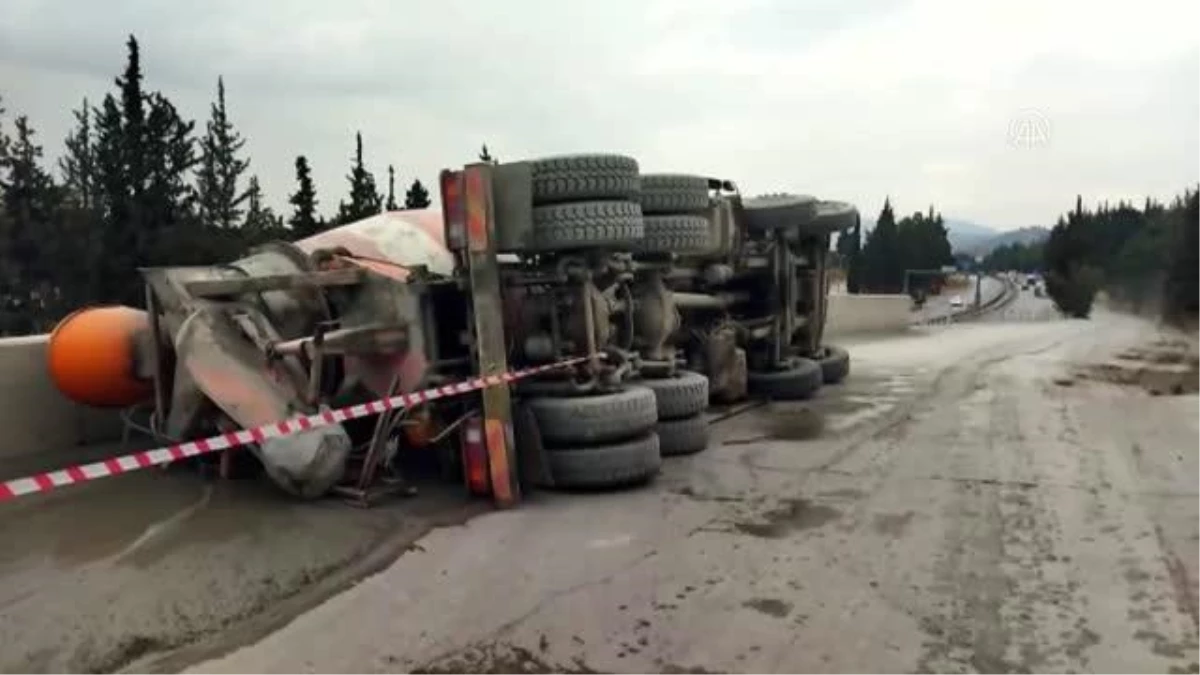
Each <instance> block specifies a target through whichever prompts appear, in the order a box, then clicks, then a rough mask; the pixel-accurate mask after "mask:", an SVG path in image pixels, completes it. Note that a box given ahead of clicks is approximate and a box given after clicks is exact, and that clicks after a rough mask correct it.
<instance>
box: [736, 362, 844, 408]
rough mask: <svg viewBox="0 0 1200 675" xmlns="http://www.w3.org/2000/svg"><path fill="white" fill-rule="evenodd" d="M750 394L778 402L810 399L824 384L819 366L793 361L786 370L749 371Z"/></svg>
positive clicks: (814, 363) (812, 363) (815, 363)
mask: <svg viewBox="0 0 1200 675" xmlns="http://www.w3.org/2000/svg"><path fill="white" fill-rule="evenodd" d="M746 379H747V384H748V385H749V388H750V392H751V393H753V394H756V395H758V396H763V397H766V398H770V399H777V400H780V401H791V400H796V399H804V398H811V397H812V395H813V394H815V393H817V390H818V389H820V388H821V384H822V382H824V379H825V378H824V375H823V374H822V372H821V365H820V364H819V363H817V362H816V361H813V360H812V359H793V361H792V366H791V367H790V368H788V369H787V370H774V371H750V373H748V374H747V377H746Z"/></svg>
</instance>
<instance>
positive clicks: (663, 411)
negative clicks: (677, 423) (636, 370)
mask: <svg viewBox="0 0 1200 675" xmlns="http://www.w3.org/2000/svg"><path fill="white" fill-rule="evenodd" d="M638 385H639V386H642V387H645V388H647V389H649V390H650V391H652V392H654V398H655V400H656V401H657V403H658V419H659V420H660V421H661V420H676V419H679V418H681V417H691V416H692V415H695V414H698V413H701V412H704V409H705V408H707V407H708V378H707V377H705V376H704V375H701V374H700V373H696V372H693V371H690V370H681V371H679V372H678V373H676V374H675V376H674V377H664V378H662V379H654V380H638Z"/></svg>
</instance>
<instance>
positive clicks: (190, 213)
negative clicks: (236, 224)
mask: <svg viewBox="0 0 1200 675" xmlns="http://www.w3.org/2000/svg"><path fill="white" fill-rule="evenodd" d="M148 104H149V108H148V110H149V114H148V115H147V117H146V139H145V142H146V150H147V152H148V153H150V157H149V158H148V161H147V175H148V183H147V190H146V192H145V194H144V195H143V198H142V199H141V200H140V203H139V209H140V210H141V212H142V213H143V214H145V215H146V216H147V217H146V218H145V219H144V220H143V222H142V227H143V231H144V233H145V236H146V238H147V243H146V251H147V253H148V262H150V263H151V264H159V265H161V264H177V265H182V264H200V263H204V262H208V261H210V260H212V259H213V258H223V257H225V256H227V255H229V254H230V253H234V252H235V251H231V250H226V249H222V248H216V249H214V248H212V247H211V246H209V244H210V242H212V241H213V240H211V239H210V238H208V237H207V236H205V224H204V222H203V221H202V220H200V218H199V216H198V215H197V213H196V192H195V189H194V188H193V187H192V185H191V181H190V176H191V172H192V170H193V168H194V167H195V165H196V162H197V158H196V146H195V141H194V139H193V137H192V132H193V130H194V129H195V126H196V123H195V122H192V121H187V120H184V119H183V118H182V117H181V116H180V114H179V111H178V110H177V109H176V108H175V105H174V104H172V103H171V102H170V101H169V100H168V99H167V98H166V97H165V96H163V95H162V94H160V93H158V92H155V93H153V94H151V95H150V96H149V97H148ZM137 293H138V295H139V296H140V295H141V290H140V289H138V290H137Z"/></svg>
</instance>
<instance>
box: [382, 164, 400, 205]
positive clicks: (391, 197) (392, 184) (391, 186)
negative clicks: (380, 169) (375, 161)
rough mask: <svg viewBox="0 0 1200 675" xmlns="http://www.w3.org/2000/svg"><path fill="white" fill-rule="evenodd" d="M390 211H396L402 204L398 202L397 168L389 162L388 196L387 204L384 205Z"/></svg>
mask: <svg viewBox="0 0 1200 675" xmlns="http://www.w3.org/2000/svg"><path fill="white" fill-rule="evenodd" d="M384 208H385V209H386V210H388V211H396V210H398V209H399V208H400V205H399V204H397V203H396V169H395V167H393V166H392V165H391V164H388V196H387V206H385V207H384Z"/></svg>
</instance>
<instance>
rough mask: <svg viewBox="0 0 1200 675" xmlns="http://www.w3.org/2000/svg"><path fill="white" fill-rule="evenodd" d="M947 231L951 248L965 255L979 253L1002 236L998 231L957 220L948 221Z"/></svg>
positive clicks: (950, 219) (949, 219)
mask: <svg viewBox="0 0 1200 675" xmlns="http://www.w3.org/2000/svg"><path fill="white" fill-rule="evenodd" d="M946 230H948V231H949V239H950V248H952V249H954V251H955V252H958V251H962V252H964V253H979V252H980V250H981V249H983V248H985V247H986V246H987V244H988V242H990V241H991V240H993V239H995V238H996V237H997V236H999V235H1000V232H999V231H998V230H993V229H992V228H990V227H987V226H984V225H979V224H977V223H972V222H970V221H967V220H959V219H957V218H947V219H946ZM983 253H986V251H983Z"/></svg>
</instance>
